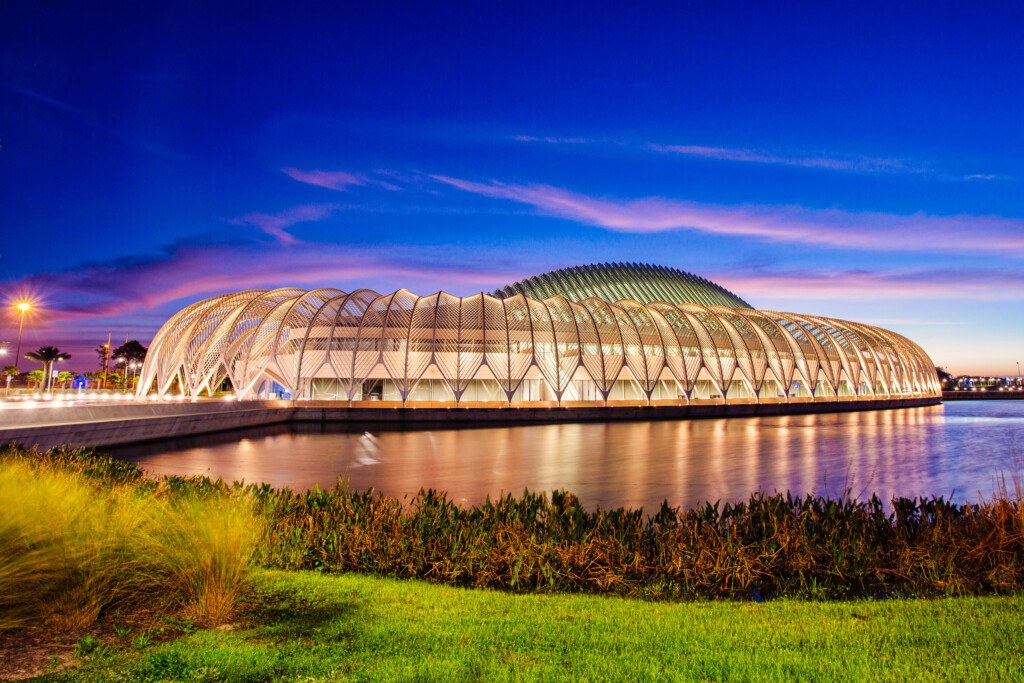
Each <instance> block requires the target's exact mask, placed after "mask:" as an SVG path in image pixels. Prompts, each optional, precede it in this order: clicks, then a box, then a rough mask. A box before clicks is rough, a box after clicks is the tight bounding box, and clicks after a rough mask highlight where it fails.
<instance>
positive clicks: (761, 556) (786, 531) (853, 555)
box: [0, 450, 1024, 612]
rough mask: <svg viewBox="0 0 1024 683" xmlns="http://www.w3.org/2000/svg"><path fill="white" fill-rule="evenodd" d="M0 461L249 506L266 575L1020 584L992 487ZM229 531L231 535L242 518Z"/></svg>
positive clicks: (89, 459) (83, 458)
mask: <svg viewBox="0 0 1024 683" xmlns="http://www.w3.org/2000/svg"><path fill="white" fill-rule="evenodd" d="M4 459H6V460H8V461H25V462H32V463H36V464H35V465H33V466H35V467H40V468H46V467H50V468H56V469H59V470H61V471H65V472H74V473H76V475H78V476H80V477H83V478H84V479H88V480H90V481H92V482H94V483H95V485H97V486H102V487H103V488H104V489H105V490H110V491H116V490H117V489H118V487H122V486H130V487H132V489H133V490H134V491H136V492H146V493H147V495H150V496H152V497H153V498H154V499H156V500H161V501H165V503H166V504H167V505H169V506H170V508H169V509H173V508H174V504H175V503H177V504H179V505H180V504H181V501H193V503H190V504H196V505H199V504H200V501H219V502H218V503H217V504H218V505H223V506H225V507H224V508H223V509H221V510H220V511H219V512H217V513H216V516H217V517H218V518H220V517H224V516H226V515H228V514H230V510H236V511H242V512H239V514H242V515H243V517H245V516H246V515H248V514H249V513H248V510H249V508H250V506H251V508H252V509H253V510H255V513H254V514H255V515H256V516H257V517H258V518H259V521H260V523H259V525H257V526H256V529H255V531H254V533H258V534H259V541H258V543H257V544H256V546H255V548H254V549H253V551H252V552H253V561H254V562H255V563H257V564H260V565H263V566H267V567H274V568H282V569H315V570H321V571H356V572H365V573H372V574H378V575H382V576H394V577H416V578H422V579H427V580H430V581H436V582H442V583H448V584H453V585H459V586H474V587H489V588H496V589H501V590H510V591H536V590H559V591H586V592H610V593H617V594H624V595H638V596H645V597H653V598H693V597H719V596H742V597H748V598H754V599H759V598H771V597H775V596H782V595H789V596H800V597H811V598H822V597H856V596H887V595H893V594H896V595H910V594H913V595H960V594H982V593H1000V592H1008V591H1019V590H1021V589H1024V495H1022V492H1021V490H1020V489H1019V488H1018V489H1015V490H1013V491H1008V490H1007V489H1006V487H1005V486H1004V487H1003V488H1002V489H1001V490H1000V492H999V493H997V494H996V495H995V496H993V497H992V498H991V499H990V500H984V501H979V502H978V503H969V504H957V503H953V502H950V501H947V500H945V499H943V498H920V499H918V498H915V499H906V498H900V499H895V500H893V501H891V502H890V504H889V505H888V506H885V505H883V503H882V501H881V500H879V499H878V498H877V497H872V498H871V499H870V500H866V501H860V500H855V499H853V498H851V497H850V496H849V495H847V496H843V497H841V498H838V499H835V498H824V497H813V496H810V495H808V496H804V497H795V496H792V495H790V494H789V493H786V494H779V493H776V494H764V493H755V494H753V495H751V497H750V498H749V499H748V500H747V501H745V502H742V503H737V504H729V503H726V504H725V505H721V504H718V503H716V504H714V505H712V504H705V505H702V506H698V507H696V508H694V509H688V510H681V509H678V508H672V507H669V506H668V505H667V504H666V505H663V506H662V507H661V509H660V510H659V511H658V512H657V513H656V514H654V515H651V516H647V515H645V514H644V513H643V511H642V510H627V509H615V510H603V509H601V508H598V509H596V510H588V509H587V508H585V507H584V506H583V505H582V504H581V502H580V501H579V500H578V499H577V498H576V497H575V496H573V495H572V494H570V493H567V492H563V491H555V492H554V493H552V494H551V495H550V496H547V495H543V494H533V493H529V492H523V494H522V495H521V496H519V497H514V496H511V495H506V496H502V497H499V498H497V499H495V500H490V499H488V500H487V501H486V502H485V503H484V504H482V505H477V506H473V507H466V508H463V507H460V506H459V505H458V504H456V503H455V502H453V501H451V500H449V499H448V498H447V496H446V495H445V494H444V493H438V492H435V491H421V492H420V493H419V495H417V496H416V497H415V498H413V499H411V500H406V499H401V500H399V499H395V498H390V497H387V496H382V495H375V494H374V493H373V492H372V491H366V492H353V491H349V490H347V488H345V487H343V486H339V487H337V488H335V489H332V490H330V491H323V490H320V489H314V490H312V491H308V492H305V493H295V492H293V491H290V490H288V489H274V488H271V487H270V486H267V485H248V486H246V485H243V484H239V483H235V484H230V485H229V484H225V483H224V482H222V481H220V480H216V481H213V480H210V479H208V478H205V477H161V478H155V479H146V478H144V477H143V475H142V471H141V470H140V469H139V468H138V467H137V466H135V465H130V464H126V463H122V462H119V461H115V460H111V459H109V458H102V457H96V456H92V455H90V454H88V453H85V452H81V451H55V452H51V453H47V454H31V453H25V452H24V451H19V450H11V451H8V452H7V453H6V454H3V453H0V460H4ZM204 504H205V503H204ZM178 509H179V512H178V513H177V514H182V515H185V516H187V514H188V513H186V512H184V510H185V508H178ZM240 524H241V526H239V527H238V528H239V529H244V528H252V524H253V523H252V522H251V520H250V521H248V522H245V523H240ZM172 526H173V525H168V528H172ZM228 527H230V525H228ZM187 528H188V529H191V530H192V531H189V532H188V533H185V534H183V535H182V534H180V533H179V535H178V536H175V538H177V539H179V540H178V541H175V542H173V543H167V544H166V547H173V548H178V547H180V546H182V545H183V542H182V539H185V538H187V537H188V534H190V533H195V532H194V529H195V528H196V524H194V523H190V524H189V525H187ZM218 528H220V527H218ZM169 533H171V534H172V535H173V533H178V532H169ZM218 533H219V532H218ZM239 533H240V532H239ZM211 538H212V537H211ZM210 542H212V540H211V541H210ZM232 543H234V541H230V542H229V541H227V540H223V541H222V542H220V545H219V546H218V547H220V548H222V549H223V552H224V553H225V558H226V557H227V556H228V555H231V554H232V553H235V552H238V553H242V554H243V555H244V551H243V550H242V549H241V548H242V547H243V545H244V544H243V545H239V546H237V547H238V548H239V550H237V551H235V550H228V548H232V547H235V546H233V545H232ZM239 543H242V542H241V541H239ZM204 552H205V551H204ZM154 555H156V556H159V555H160V553H159V552H154ZM206 556H207V557H209V556H210V555H209V554H207V555H206ZM246 557H247V556H246ZM161 562H163V563H164V565H165V566H170V564H172V563H171V562H170V560H161ZM189 562H192V564H189V566H195V563H194V562H193V561H191V560H190V561H189ZM232 566H235V565H230V564H229V563H228V562H227V560H226V559H225V560H224V561H223V562H222V563H221V564H219V565H214V564H210V565H209V568H208V569H206V570H204V573H203V574H202V575H203V576H206V577H210V576H221V577H223V578H222V579H221V581H222V583H220V584H217V585H220V586H226V587H230V586H232V585H235V584H234V583H233V582H234V578H232V577H233V574H232V571H231V569H230V567H232ZM175 576H178V577H179V578H178V579H175V581H176V582H178V583H180V584H182V585H186V584H188V585H200V584H196V583H194V582H193V583H192V584H189V582H190V581H192V579H186V578H185V577H186V576H193V575H191V574H188V573H187V572H182V573H179V574H177V575H175ZM160 580H161V581H164V582H166V581H168V579H167V578H166V577H165V578H161V579H160ZM200 583H201V582H200ZM183 590H184V589H183ZM188 590H190V591H192V592H191V593H190V595H199V594H200V593H201V592H202V591H204V590H205V591H206V592H207V594H209V595H210V596H211V597H210V598H209V600H210V605H213V604H226V602H227V601H229V600H230V595H231V593H230V591H225V592H224V595H225V596H226V597H224V598H223V599H219V602H218V599H217V598H215V597H214V596H216V595H217V591H218V590H221V589H220V588H211V589H209V590H207V589H205V588H204V589H202V590H200V589H197V588H190V589H188ZM197 609H198V608H197ZM204 609H206V610H209V611H212V612H215V611H216V609H215V608H214V607H213V606H209V607H206V608H204Z"/></svg>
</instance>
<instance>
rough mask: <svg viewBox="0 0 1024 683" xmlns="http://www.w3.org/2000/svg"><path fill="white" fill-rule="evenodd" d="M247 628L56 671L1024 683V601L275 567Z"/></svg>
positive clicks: (262, 578)
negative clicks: (768, 593)
mask: <svg viewBox="0 0 1024 683" xmlns="http://www.w3.org/2000/svg"><path fill="white" fill-rule="evenodd" d="M255 590H256V596H255V598H254V602H255V605H256V607H255V608H254V609H255V612H254V613H252V614H251V616H250V617H249V618H248V619H247V620H246V622H245V623H244V625H243V626H242V627H240V628H238V629H236V630H232V631H222V630H206V631H199V632H196V633H194V634H192V635H189V636H186V637H184V638H181V639H179V640H176V641H173V642H168V643H164V644H162V645H158V646H151V647H148V648H145V649H142V650H141V651H140V652H137V653H124V652H121V653H118V652H113V651H110V650H101V651H99V654H98V655H96V656H94V657H93V658H92V660H91V661H90V662H88V663H86V664H85V665H84V666H83V667H82V668H80V669H77V670H69V671H65V672H62V673H60V674H56V675H54V676H53V677H52V678H51V680H62V681H78V680H132V681H134V680H190V681H199V680H210V681H219V680H224V681H263V680H311V681H312V680H324V681H334V680H352V681H363V680H366V681H373V680H408V681H435V680H437V681H441V680H451V681H471V680H487V681H492V680H496V681H501V680H543V681H552V680H635V681H657V680H665V681H678V680H777V681H792V680H856V679H859V680H1022V679H1024V656H1022V650H1024V627H1022V623H1024V622H1022V618H1021V614H1022V612H1024V597H1022V596H1020V595H1015V596H988V597H958V598H935V599H924V600H909V599H907V600H888V601H864V600H856V601H847V602H808V601H794V600H777V601H772V602H768V603H749V602H730V601H702V602H690V603H666V602H651V601H639V600H636V599H628V598H620V597H610V596H586V595H566V594H546V595H541V594H531V595H516V594H509V593H502V592H496V591H489V590H469V589H460V588H453V587H450V586H440V585H432V584H428V583H425V582H422V581H403V580H395V579H382V578H374V577H366V576H356V575H334V576H330V575H321V574H316V573H309V572H279V571H263V572H260V573H258V574H257V576H256V577H255Z"/></svg>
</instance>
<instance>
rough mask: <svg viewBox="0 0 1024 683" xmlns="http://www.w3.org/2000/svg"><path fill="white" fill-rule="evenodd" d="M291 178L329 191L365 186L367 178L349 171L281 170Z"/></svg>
mask: <svg viewBox="0 0 1024 683" xmlns="http://www.w3.org/2000/svg"><path fill="white" fill-rule="evenodd" d="M281 170H282V171H283V172H284V173H285V174H286V175H287V176H288V177H289V178H292V179H294V180H298V181H299V182H300V183H306V184H307V185H317V186H319V187H326V188H327V189H329V190H346V189H348V187H349V186H351V185H365V184H366V178H364V177H362V176H358V175H356V174H354V173H348V172H347V171H319V170H314V171H303V170H301V169H298V168H282V169H281Z"/></svg>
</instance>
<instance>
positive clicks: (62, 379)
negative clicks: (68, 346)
mask: <svg viewBox="0 0 1024 683" xmlns="http://www.w3.org/2000/svg"><path fill="white" fill-rule="evenodd" d="M73 379H75V373H73V372H68V371H67V370H64V371H62V372H61V373H60V374H59V375H57V382H59V383H60V384H61V385H62V386H63V388H65V389H67V388H69V387H70V386H71V381H72V380H73Z"/></svg>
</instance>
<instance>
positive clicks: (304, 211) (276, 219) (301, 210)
mask: <svg viewBox="0 0 1024 683" xmlns="http://www.w3.org/2000/svg"><path fill="white" fill-rule="evenodd" d="M340 208H341V206H340V205H339V204H303V205H301V206H293V207H292V208H290V209H287V210H285V211H282V212H280V213H257V212H252V213H247V214H245V215H244V216H239V217H238V218H233V219H231V223H233V224H235V225H254V226H256V227H257V228H259V229H260V230H262V231H263V232H265V233H267V234H268V235H272V236H274V237H276V238H277V239H279V240H280V241H281V242H284V243H286V244H291V243H294V242H296V241H297V239H296V238H295V236H294V235H292V234H291V233H290V232H288V231H287V230H286V228H290V227H291V226H293V225H295V224H296V223H309V222H311V221H321V220H324V219H325V218H329V217H330V216H331V214H332V213H334V212H335V211H337V210H338V209H340Z"/></svg>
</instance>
